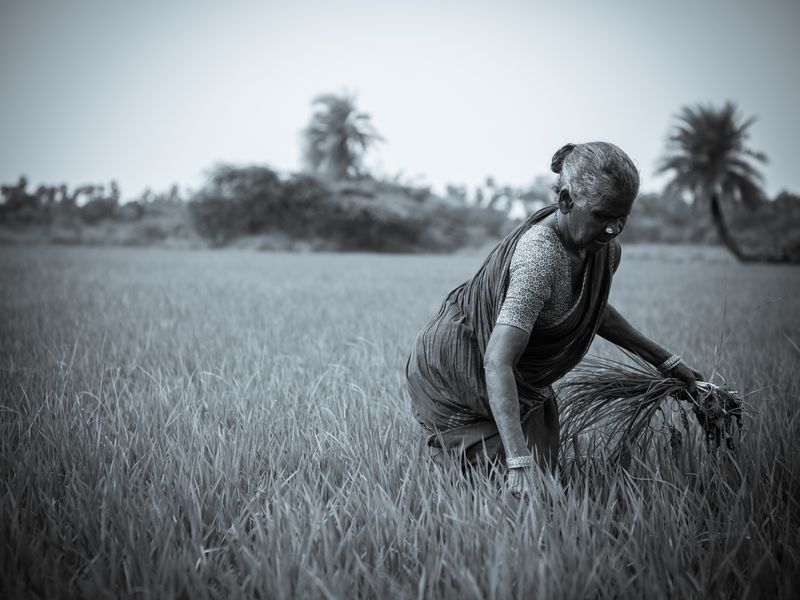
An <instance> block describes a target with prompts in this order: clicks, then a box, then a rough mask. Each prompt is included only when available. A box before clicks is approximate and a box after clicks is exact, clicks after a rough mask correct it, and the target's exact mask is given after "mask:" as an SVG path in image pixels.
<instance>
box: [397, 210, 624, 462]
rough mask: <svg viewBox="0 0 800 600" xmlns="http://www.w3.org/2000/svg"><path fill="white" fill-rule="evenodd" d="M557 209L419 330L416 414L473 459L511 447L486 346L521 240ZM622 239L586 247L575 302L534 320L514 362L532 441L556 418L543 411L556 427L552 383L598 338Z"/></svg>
mask: <svg viewBox="0 0 800 600" xmlns="http://www.w3.org/2000/svg"><path fill="white" fill-rule="evenodd" d="M556 209H557V206H555V205H553V206H547V207H545V208H543V209H541V210H539V211H538V212H536V213H534V214H532V215H530V216H529V217H528V218H527V219H526V220H525V221H524V222H523V223H522V224H520V225H519V226H518V227H516V228H515V229H514V230H513V231H512V232H511V233H510V234H509V235H508V236H506V238H505V239H503V241H501V242H500V243H499V244H498V245H497V246H496V247H495V248H494V250H492V252H491V253H490V254H489V256H488V257H487V258H486V260H485V261H484V262H483V264H482V265H481V267H480V268H479V269H478V272H477V273H476V274H475V275H474V276H473V277H472V278H471V279H470V280H468V281H467V282H465V283H463V284H462V285H460V286H458V287H457V288H455V289H454V290H452V291H451V292H450V293H449V294H448V295H447V297H446V298H445V299H444V301H443V302H442V305H441V307H440V309H439V312H438V313H437V314H436V316H434V317H433V318H432V319H431V320H430V321H429V322H428V323H427V324H426V325H425V327H424V328H423V329H422V330H421V331H420V332H419V334H418V335H417V338H416V340H415V342H414V346H413V348H412V351H411V355H410V356H409V358H408V362H407V364H406V379H407V383H408V390H409V393H410V396H411V401H412V407H413V412H414V416H415V417H416V419H417V420H418V421H419V422H420V423H421V424H422V425H423V426H424V427H425V428H426V429H427V431H428V433H429V435H428V439H427V444H428V445H429V446H431V447H433V448H439V449H442V450H456V449H460V450H461V451H462V452H464V453H465V455H466V458H467V460H468V461H470V462H472V461H474V460H475V459H476V458H477V456H478V454H480V451H483V452H485V453H488V454H489V455H490V458H497V457H502V456H503V455H504V451H503V448H502V443H501V441H500V439H499V432H498V430H497V425H496V424H495V422H494V419H493V417H492V412H491V408H490V406H489V397H488V393H487V389H486V379H485V375H484V368H483V358H484V352H485V350H486V346H487V344H488V342H489V337H490V336H491V333H492V329H493V328H494V325H495V321H496V319H497V316H498V313H499V311H500V307H501V306H502V304H503V300H504V299H505V294H506V289H507V288H508V281H509V266H510V264H511V258H512V256H513V254H514V249H515V248H516V245H517V242H518V241H519V239H520V237H521V236H522V235H523V234H524V233H525V232H526V231H527V230H528V229H529V228H530V227H531V226H532V225H534V224H536V223H538V222H539V221H541V220H542V219H544V218H545V217H547V216H548V215H550V214H552V213H553V212H555V211H556ZM616 244H617V242H616V240H615V241H613V242H612V243H611V244H607V245H605V246H603V247H601V248H600V249H599V250H597V251H595V252H592V253H589V254H588V255H587V258H586V266H585V269H586V272H585V273H584V277H585V278H586V281H585V284H584V286H583V291H582V293H581V296H580V297H579V299H578V300H577V304H576V306H575V307H574V308H573V310H571V311H570V312H569V313H568V315H567V316H566V317H565V318H564V319H563V320H562V321H561V322H559V323H558V324H557V325H555V326H552V327H543V328H534V330H533V332H532V333H531V336H530V340H529V342H528V345H527V347H526V349H525V351H524V352H523V354H522V356H521V358H520V359H519V362H518V363H517V365H516V366H515V367H514V378H515V381H516V385H517V393H518V396H519V404H520V420H521V423H522V425H523V431H524V432H525V433H526V437H528V438H529V443H532V440H530V438H532V437H535V436H536V435H537V430H545V429H546V428H542V426H541V421H542V418H546V419H548V420H551V421H552V419H553V415H552V414H550V415H549V416H545V417H543V415H544V413H545V412H549V413H552V412H553V411H556V414H555V428H556V430H557V422H558V417H557V407H556V405H555V394H554V392H553V389H552V386H551V384H552V383H553V382H554V381H556V380H558V379H560V378H561V377H562V376H564V375H565V374H566V373H567V372H568V371H569V370H570V369H572V368H573V367H574V366H575V365H577V364H578V363H579V362H580V360H581V359H582V358H583V356H584V354H585V353H586V351H587V350H588V349H589V345H590V344H591V342H592V340H593V339H594V336H595V333H596V332H597V328H598V327H599V326H600V322H601V320H602V316H603V314H604V312H605V307H606V304H607V301H608V292H609V289H610V287H611V277H612V268H611V266H612V265H611V263H612V261H611V257H610V254H611V252H612V251H613V249H612V245H616ZM616 250H617V252H618V251H619V248H616ZM556 435H557V434H556ZM555 445H556V447H557V445H558V444H557V440H556V444H555Z"/></svg>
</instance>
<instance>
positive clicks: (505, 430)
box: [483, 324, 530, 457]
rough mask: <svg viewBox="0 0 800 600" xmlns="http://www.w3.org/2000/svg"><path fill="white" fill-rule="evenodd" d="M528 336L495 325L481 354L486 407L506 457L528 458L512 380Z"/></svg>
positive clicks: (509, 328) (517, 330) (512, 328)
mask: <svg viewBox="0 0 800 600" xmlns="http://www.w3.org/2000/svg"><path fill="white" fill-rule="evenodd" d="M529 337H530V334H529V333H527V332H526V331H524V330H522V329H519V328H518V327H514V326H512V325H504V324H497V325H495V327H494V329H493V330H492V335H491V336H490V337H489V343H488V344H487V346H486V352H485V353H484V361H483V367H484V372H485V373H486V389H487V391H488V393H489V406H490V408H491V409H492V416H493V417H494V420H495V422H496V423H497V430H498V431H499V432H500V439H501V440H502V441H503V447H504V448H505V451H506V456H507V457H516V456H526V455H530V450H528V446H527V444H526V442H525V436H524V434H523V433H522V424H521V423H520V419H519V397H518V396H517V382H516V380H515V379H514V366H516V364H517V362H518V361H519V359H520V357H521V356H522V353H523V352H524V351H525V348H526V347H527V345H528V339H529Z"/></svg>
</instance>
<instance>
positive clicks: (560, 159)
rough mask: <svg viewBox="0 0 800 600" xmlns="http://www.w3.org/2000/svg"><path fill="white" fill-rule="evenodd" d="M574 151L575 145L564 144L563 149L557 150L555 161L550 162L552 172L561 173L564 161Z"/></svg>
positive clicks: (554, 156)
mask: <svg viewBox="0 0 800 600" xmlns="http://www.w3.org/2000/svg"><path fill="white" fill-rule="evenodd" d="M574 149H575V144H564V145H563V146H561V148H559V149H558V150H556V153H555V154H553V160H552V161H551V162H550V170H552V171H553V173H561V169H562V167H563V166H564V161H565V160H566V159H567V156H569V153H570V152H572V151H573V150H574Z"/></svg>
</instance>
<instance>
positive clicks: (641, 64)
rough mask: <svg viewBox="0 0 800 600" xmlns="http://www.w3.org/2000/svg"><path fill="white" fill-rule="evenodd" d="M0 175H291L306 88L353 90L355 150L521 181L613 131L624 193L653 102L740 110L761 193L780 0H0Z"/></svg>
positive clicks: (666, 122) (782, 167) (789, 73)
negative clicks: (362, 121)
mask: <svg viewBox="0 0 800 600" xmlns="http://www.w3.org/2000/svg"><path fill="white" fill-rule="evenodd" d="M0 2H1V3H2V4H0V6H2V9H0V10H1V11H2V12H1V13H0V106H1V107H2V108H1V109H0V110H1V111H2V112H1V113H0V180H2V181H3V182H11V181H16V179H17V177H18V176H19V175H20V174H22V173H24V174H26V175H27V176H28V178H29V179H30V180H31V182H32V183H33V184H38V183H40V182H47V183H60V182H66V183H68V184H70V185H74V184H80V183H107V182H108V181H109V180H110V179H112V178H115V179H117V180H118V181H119V183H120V185H121V187H122V191H123V197H124V198H130V197H132V196H135V195H138V194H139V193H140V192H141V191H142V189H143V188H144V187H145V186H151V187H153V188H154V189H156V190H162V189H166V188H167V187H168V186H169V185H170V184H171V183H173V182H176V183H178V184H180V185H181V186H187V185H188V186H192V187H197V186H199V185H200V184H201V183H202V181H203V173H204V171H205V169H207V168H208V167H210V166H212V165H213V164H214V163H216V162H232V163H237V164H250V163H261V164H269V165H271V166H273V167H274V168H277V169H280V170H284V171H288V170H296V169H298V168H299V167H300V149H301V145H300V136H299V132H300V130H301V129H302V128H303V127H304V126H305V124H306V123H307V122H308V119H309V117H310V115H311V106H310V103H311V100H312V98H313V97H314V96H315V95H317V94H319V93H323V92H341V91H343V90H349V91H351V92H355V93H356V94H357V98H358V105H359V107H360V108H361V109H363V110H364V111H366V112H369V113H370V114H371V115H372V120H373V123H374V125H375V127H376V128H377V129H378V131H379V132H380V133H382V134H383V135H384V137H385V138H386V142H385V143H384V144H382V145H380V146H378V147H377V148H376V149H375V151H374V153H373V155H372V157H371V159H370V161H369V162H370V164H371V165H372V166H373V167H374V168H376V169H378V170H379V172H382V173H386V174H396V173H397V172H399V171H402V172H403V173H404V174H405V175H406V176H407V177H415V178H416V177H418V178H419V181H420V182H428V183H431V184H434V185H435V186H436V187H437V188H441V186H442V185H443V184H444V183H447V182H453V183H464V184H468V185H470V186H472V185H475V184H477V183H480V182H481V181H483V180H484V179H485V177H486V176H487V175H492V176H494V177H495V179H496V180H497V181H499V182H501V183H504V184H506V183H507V184H511V185H525V184H527V183H529V182H531V181H532V180H533V179H534V177H535V176H536V175H537V174H542V173H546V172H547V171H548V168H549V164H550V157H551V156H552V154H553V152H554V151H555V150H556V149H557V148H558V147H559V146H561V145H562V144H564V143H565V142H581V141H589V140H595V139H601V140H607V141H611V142H614V143H616V144H618V145H619V146H620V147H622V148H623V149H624V150H625V151H627V152H628V153H629V154H630V155H631V157H632V158H633V159H634V160H635V161H636V162H637V164H638V165H639V167H640V169H641V172H642V177H643V189H644V190H654V189H658V188H660V187H661V185H662V184H663V180H658V179H654V177H653V173H654V166H655V163H656V160H657V158H658V156H659V155H660V153H661V152H662V150H663V148H664V142H665V136H666V133H667V131H668V128H669V126H670V123H671V122H672V117H673V115H674V114H675V113H676V112H677V111H678V110H679V109H680V107H681V106H682V105H685V104H690V103H696V102H714V103H722V102H723V101H725V100H727V99H730V100H733V101H735V102H737V103H738V105H739V107H740V109H741V111H742V114H743V115H746V116H750V115H757V116H758V121H757V122H756V123H755V125H754V126H753V127H752V137H751V140H750V141H751V145H752V147H753V148H754V149H756V150H761V151H764V152H766V153H767V155H768V156H769V157H770V164H769V165H768V166H767V167H765V168H764V174H765V176H766V184H767V185H766V187H767V191H768V192H769V193H770V194H775V193H776V192H778V191H780V190H781V189H785V188H788V189H790V190H792V191H795V192H800V169H799V168H798V153H797V150H796V149H795V148H796V142H797V140H798V139H800V119H798V109H797V107H798V106H800V76H799V75H798V73H800V71H798V69H797V68H796V66H793V63H794V62H795V61H796V59H797V57H798V56H800V2H798V1H797V0H791V1H776V0H762V1H760V2H756V1H751V2H741V1H739V0H693V1H685V0H670V1H669V2H659V3H655V2H648V1H646V0H638V1H627V0H625V1H622V0H620V1H609V0H604V1H602V2H597V1H595V2H582V1H576V0H571V1H570V2H565V3H557V2H552V1H548V2H539V1H533V0H528V1H511V0H506V1H503V0H492V1H478V0H458V1H455V0H453V1H436V0H403V1H395V2H380V1H376V0H373V1H366V0H358V1H352V2H333V1H327V2H323V1H314V0H295V1H293V2H287V1H282V2H266V1H261V2H253V1H243V0H236V1H234V0H227V1H225V2H219V1H215V2H205V1H202V0H189V1H183V0H181V1H174V0H172V1H166V0H160V1H157V2H151V1H149V0H146V1H137V2H130V1H125V2H117V1H116V0H70V1H63V0H62V1H44V0H0Z"/></svg>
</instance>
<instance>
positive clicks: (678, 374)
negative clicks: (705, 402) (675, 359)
mask: <svg viewBox="0 0 800 600" xmlns="http://www.w3.org/2000/svg"><path fill="white" fill-rule="evenodd" d="M668 374H669V376H670V377H674V378H675V379H679V380H680V381H682V382H683V383H685V384H686V388H687V389H688V390H689V395H690V396H691V397H692V398H697V381H698V380H699V381H705V377H704V376H703V374H702V373H701V372H700V371H698V370H697V369H693V368H692V367H690V366H689V365H687V364H685V363H679V364H677V365H675V366H674V367H673V368H672V369H670V370H669V373H668Z"/></svg>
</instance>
